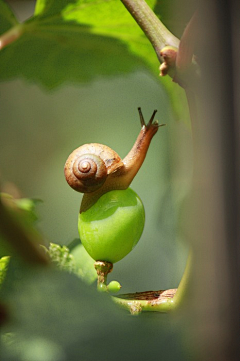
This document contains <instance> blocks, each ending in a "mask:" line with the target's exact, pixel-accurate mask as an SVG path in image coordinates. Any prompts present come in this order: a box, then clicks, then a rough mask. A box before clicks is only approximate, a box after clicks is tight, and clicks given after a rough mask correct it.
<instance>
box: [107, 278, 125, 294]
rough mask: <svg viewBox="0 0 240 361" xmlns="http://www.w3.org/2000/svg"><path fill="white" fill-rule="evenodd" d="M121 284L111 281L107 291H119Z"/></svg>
mask: <svg viewBox="0 0 240 361" xmlns="http://www.w3.org/2000/svg"><path fill="white" fill-rule="evenodd" d="M121 287H122V286H121V285H120V283H119V282H117V281H111V282H110V283H109V284H108V286H107V289H108V291H109V292H112V293H117V292H118V291H120V289H121Z"/></svg>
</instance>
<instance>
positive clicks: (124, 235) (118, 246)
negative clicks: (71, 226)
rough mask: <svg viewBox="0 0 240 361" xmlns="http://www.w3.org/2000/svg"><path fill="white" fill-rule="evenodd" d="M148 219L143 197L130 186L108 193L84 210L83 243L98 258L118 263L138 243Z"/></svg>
mask: <svg viewBox="0 0 240 361" xmlns="http://www.w3.org/2000/svg"><path fill="white" fill-rule="evenodd" d="M144 221H145V212H144V207H143V204H142V201H141V200H140V198H139V197H138V195H137V194H136V193H135V192H134V191H133V190H132V189H130V188H128V189H126V190H115V191H110V192H107V193H105V194H104V195H102V196H101V197H100V198H99V199H98V201H97V202H96V203H95V204H94V205H93V206H92V207H91V208H89V209H88V210H87V211H86V212H82V213H80V214H79V218H78V230H79V235H80V239H81V242H82V244H83V246H84V247H85V249H86V251H87V252H88V253H89V255H90V256H91V257H92V258H93V259H94V260H96V261H108V262H111V263H115V262H118V261H120V260H121V259H122V258H123V257H125V256H126V255H127V254H128V253H129V252H131V250H132V249H133V248H134V247H135V246H136V244H137V242H138V241H139V239H140V237H141V234H142V231H143V228H144Z"/></svg>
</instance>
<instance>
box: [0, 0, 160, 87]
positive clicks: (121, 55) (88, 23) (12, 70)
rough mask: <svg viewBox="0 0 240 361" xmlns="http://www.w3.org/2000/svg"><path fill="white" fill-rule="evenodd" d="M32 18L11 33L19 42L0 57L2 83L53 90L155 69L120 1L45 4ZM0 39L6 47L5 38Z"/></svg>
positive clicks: (144, 42)
mask: <svg viewBox="0 0 240 361" xmlns="http://www.w3.org/2000/svg"><path fill="white" fill-rule="evenodd" d="M149 3H150V4H151V5H153V4H154V3H155V1H149ZM36 13H37V15H36V16H34V17H33V18H32V19H30V20H28V21H26V22H25V23H24V24H23V25H22V26H21V27H20V28H16V29H15V28H13V29H11V30H12V32H13V31H15V33H14V36H15V38H16V39H17V38H18V40H16V41H15V42H13V43H12V44H10V45H8V46H7V47H5V48H3V49H2V50H1V52H0V68H1V75H0V80H7V79H10V78H13V77H24V78H26V79H28V80H30V81H35V82H38V83H40V84H42V85H44V86H45V87H47V88H54V87H56V86H58V85H60V84H62V83H63V82H66V81H67V82H85V81H89V80H91V79H93V78H95V77H97V76H98V77H99V76H109V75H113V74H119V73H126V72H129V71H132V70H133V69H136V68H138V67H139V66H140V65H141V66H143V64H144V62H146V60H147V63H145V64H147V65H148V64H149V62H150V63H153V62H154V64H155V65H156V66H157V65H158V61H157V59H156V57H155V54H154V51H153V49H152V47H151V45H150V43H149V42H148V40H147V38H146V37H145V36H144V34H143V32H142V31H141V29H140V28H139V27H138V25H137V24H136V23H135V21H134V20H133V18H132V17H131V16H130V14H129V13H128V12H127V10H126V9H125V7H124V6H123V5H122V3H121V2H120V1H118V0H115V1H110V2H109V1H100V2H99V1H98V0H95V1H74V2H72V1H71V2H69V1H49V2H45V1H43V2H38V3H37V7H36ZM2 38H4V41H5V43H6V44H9V39H7V34H4V35H3V36H2ZM151 53H152V56H149V54H151ZM139 55H140V57H139ZM152 59H154V61H152Z"/></svg>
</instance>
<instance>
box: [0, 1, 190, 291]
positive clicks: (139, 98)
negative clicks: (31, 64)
mask: <svg viewBox="0 0 240 361" xmlns="http://www.w3.org/2000/svg"><path fill="white" fill-rule="evenodd" d="M10 4H11V6H12V7H13V8H14V10H15V12H16V14H17V16H18V18H19V19H21V20H24V19H26V18H27V17H29V16H31V15H32V12H33V9H34V6H33V5H34V2H10ZM139 106H141V108H142V111H143V114H144V117H145V120H146V121H148V120H149V119H150V116H151V114H152V112H153V110H154V109H157V110H158V112H157V116H156V119H158V121H159V123H166V124H167V126H166V127H163V128H160V129H159V131H158V133H157V134H156V135H155V137H154V139H153V141H152V144H151V147H150V149H149V151H148V154H147V157H146V160H145V162H144V164H143V166H142V168H141V170H140V171H139V173H138V175H137V177H136V179H134V181H133V183H132V185H131V187H132V188H133V189H134V190H135V191H136V192H137V193H138V194H139V196H140V197H141V199H142V201H143V203H144V206H145V211H146V225H145V229H144V233H143V235H142V238H141V240H140V242H139V243H138V245H137V247H136V248H135V249H134V251H133V252H131V254H129V255H128V256H127V257H126V258H125V259H124V260H122V261H120V262H119V263H117V264H116V265H115V266H114V272H113V273H112V275H111V276H110V277H109V278H110V279H111V278H114V279H118V280H119V281H120V282H121V284H123V286H124V288H123V290H124V291H126V292H129V291H142V290H148V289H165V288H174V287H177V285H178V283H179V281H180V279H181V276H182V273H183V270H184V267H185V262H186V257H187V248H188V247H187V245H186V244H185V243H184V241H183V240H182V237H181V233H180V231H179V227H178V214H179V213H178V211H179V207H180V206H181V202H182V201H183V199H184V197H185V196H186V194H187V192H188V190H189V185H190V182H191V172H192V165H191V158H192V149H191V130H190V126H189V123H188V119H187V118H186V119H181V120H176V119H177V117H176V114H174V113H173V111H172V107H171V104H170V103H169V97H168V95H167V94H166V92H165V90H164V89H163V87H162V86H161V80H159V79H158V74H157V71H156V74H155V75H154V74H152V73H150V72H149V71H147V69H144V68H142V69H139V70H138V71H135V72H132V73H130V74H128V75H126V74H125V75H118V76H115V77H110V78H100V79H97V80H95V81H92V82H90V83H88V84H83V85H81V84H78V85H76V84H75V85H73V84H64V85H62V86H61V87H59V88H57V89H54V90H53V91H49V90H46V89H44V88H42V87H41V86H38V85H35V84H31V83H28V82H26V81H25V80H21V79H18V80H12V81H8V82H3V83H1V84H0V108H1V133H0V149H1V151H0V171H1V179H2V182H3V183H4V184H5V188H6V191H9V192H13V189H12V187H11V183H12V184H15V186H16V187H17V188H18V189H19V191H20V193H21V195H22V196H24V197H30V198H37V199H41V200H42V201H43V203H42V204H40V205H39V206H38V214H39V219H40V220H39V223H38V227H39V229H40V231H41V232H42V234H43V236H44V238H45V239H46V242H47V243H48V242H53V243H59V244H65V245H67V244H68V243H69V242H71V241H72V240H73V239H74V238H76V237H78V232H77V216H78V211H79V207H80V202H81V197H82V195H81V194H80V193H77V192H75V191H73V190H72V189H71V188H70V187H69V186H68V185H67V183H66V181H65V178H64V175H63V167H64V163H65V161H66V159H67V157H68V155H69V154H70V153H71V152H72V150H73V149H75V148H77V147H78V146H80V145H82V144H85V143H89V142H96V143H102V144H106V145H108V146H110V147H111V148H113V149H114V150H115V151H116V152H117V153H118V154H119V155H120V156H121V157H124V156H125V155H126V154H127V153H128V151H129V150H130V149H131V147H132V145H133V144H134V142H135V140H136V137H137V135H138V133H139V131H140V122H139V116H138V111H137V108H138V107H139Z"/></svg>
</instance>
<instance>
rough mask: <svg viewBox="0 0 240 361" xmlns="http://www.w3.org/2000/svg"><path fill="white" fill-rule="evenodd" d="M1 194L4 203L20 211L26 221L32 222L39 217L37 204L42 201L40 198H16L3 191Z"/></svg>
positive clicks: (13, 209)
mask: <svg viewBox="0 0 240 361" xmlns="http://www.w3.org/2000/svg"><path fill="white" fill-rule="evenodd" d="M0 195H1V198H2V201H4V204H5V205H6V206H7V207H8V208H10V209H11V210H12V211H14V212H15V213H18V214H19V216H20V217H21V218H23V219H24V221H26V222H29V223H31V224H32V223H34V222H35V221H36V220H37V219H38V215H37V211H36V206H37V205H38V204H39V203H41V202H42V201H41V200H40V199H30V198H18V199H15V198H13V197H12V196H11V195H10V194H7V193H1V194H0Z"/></svg>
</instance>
